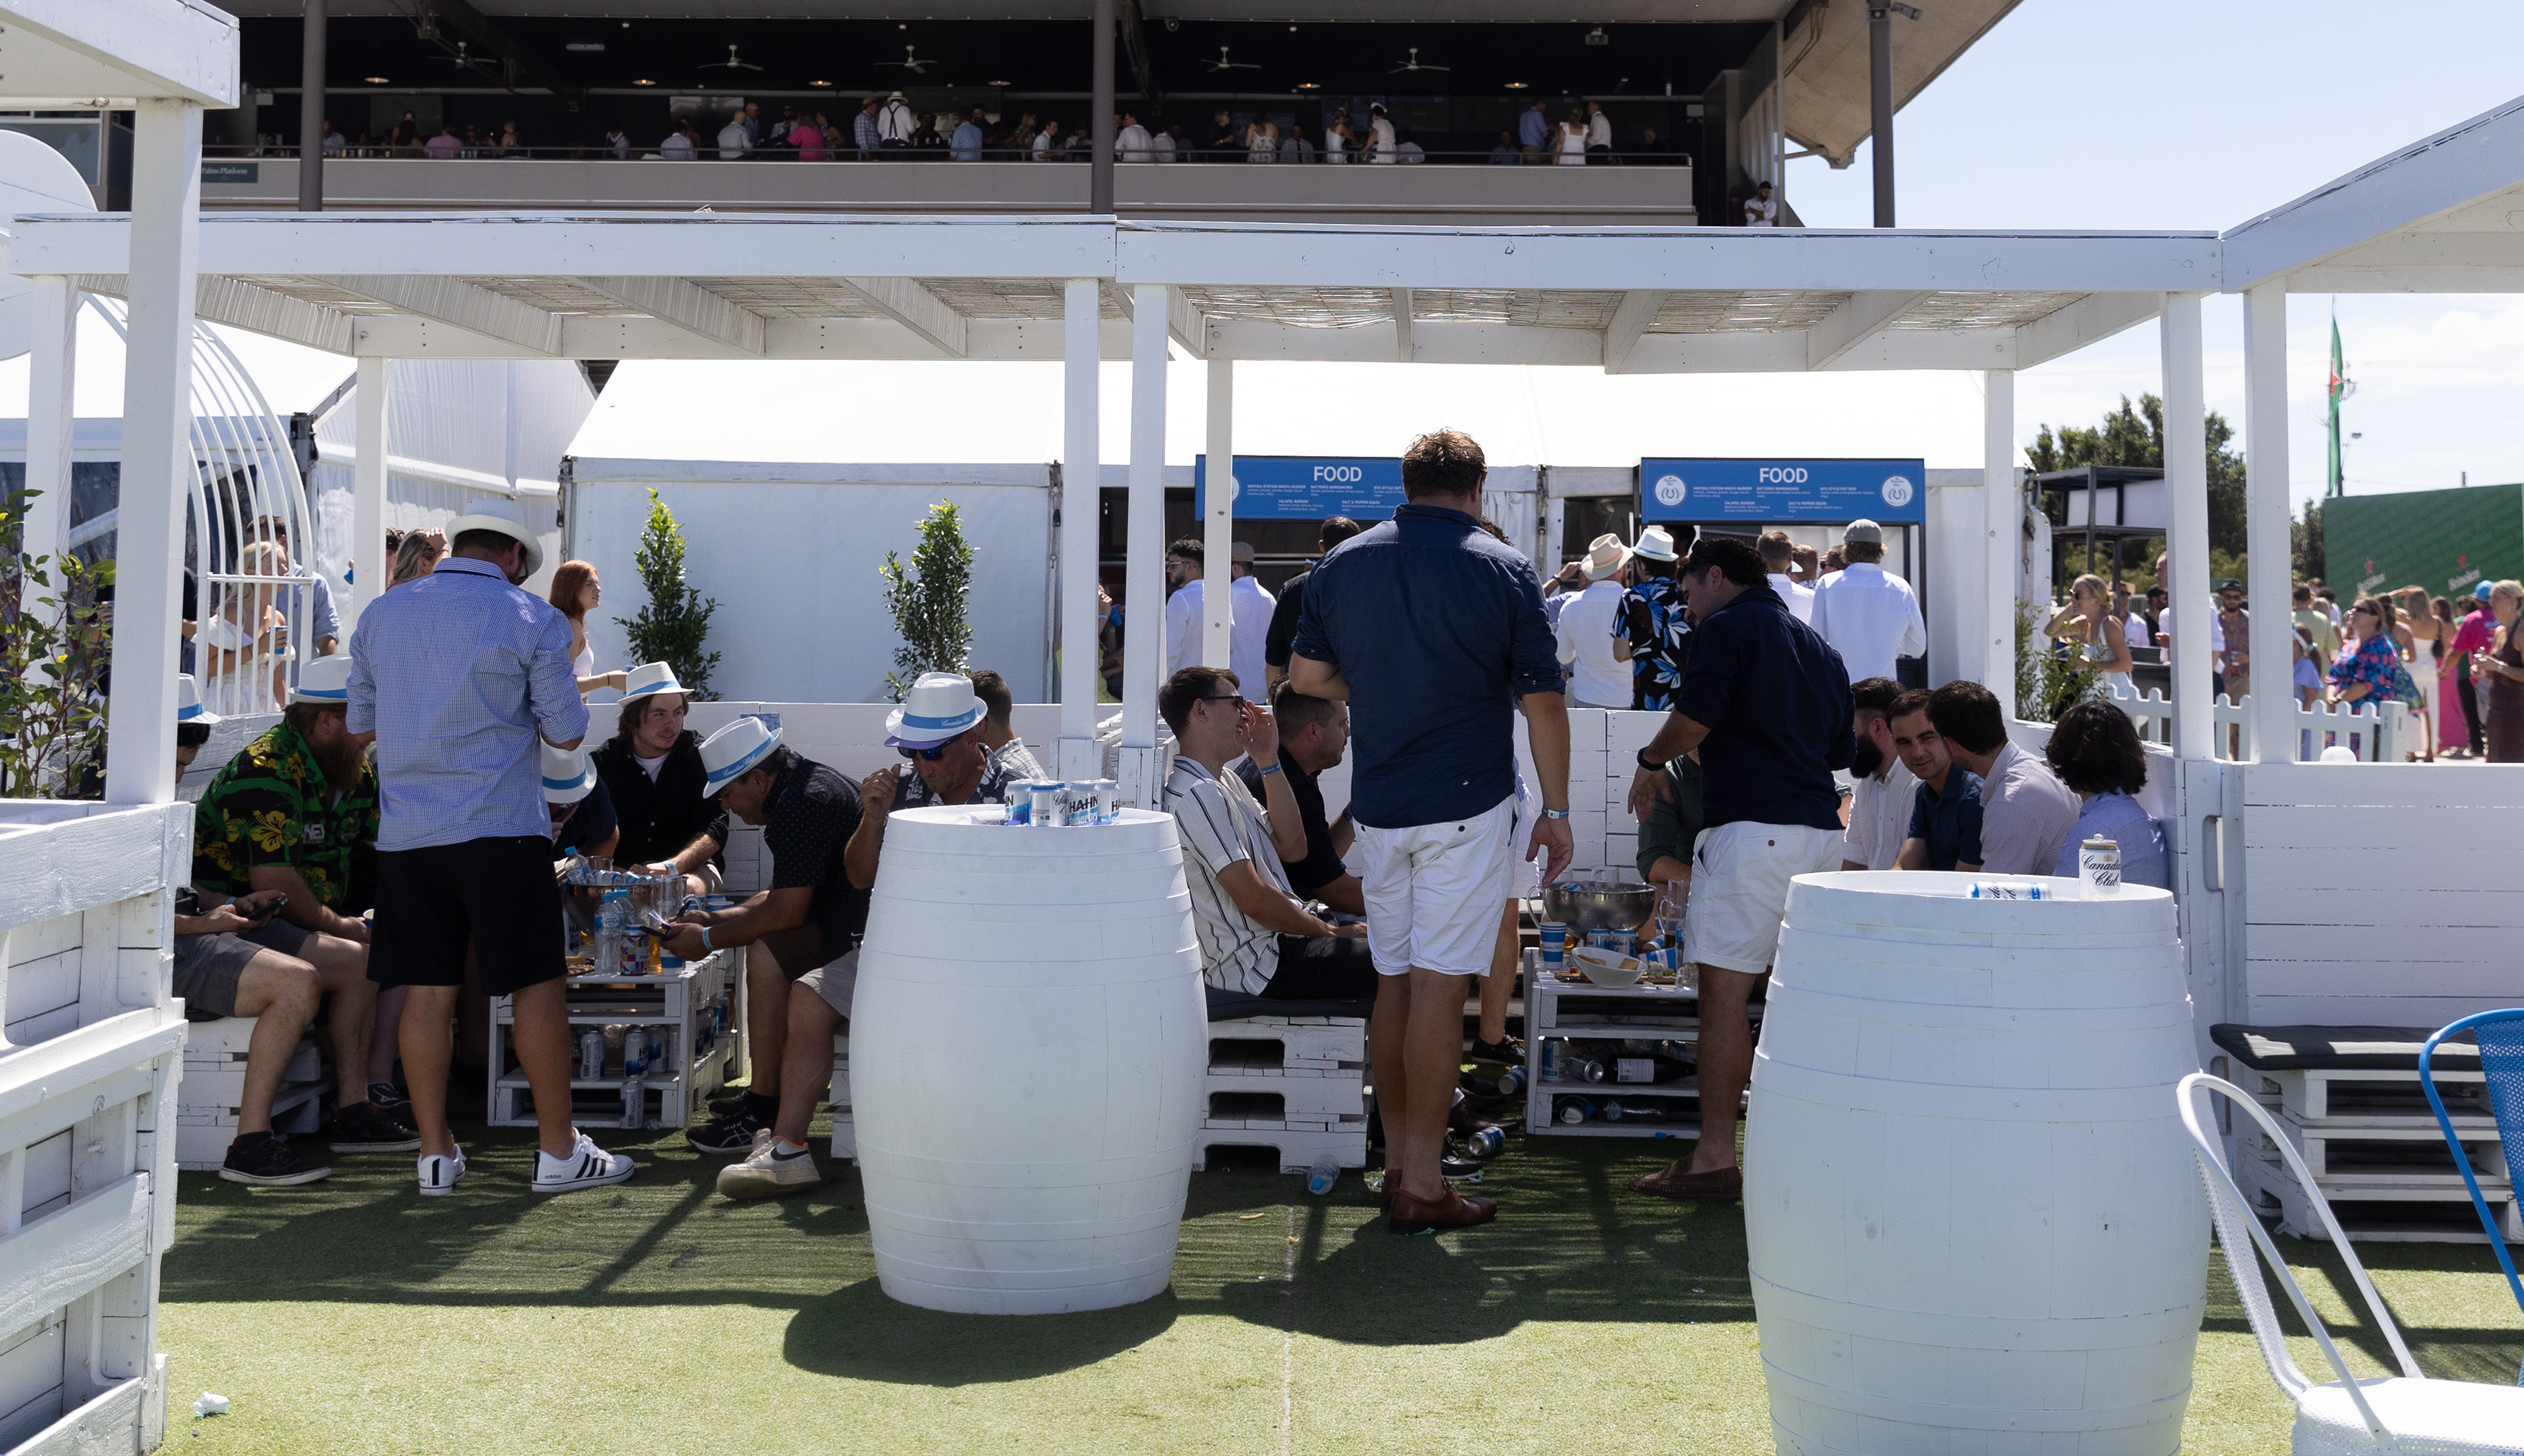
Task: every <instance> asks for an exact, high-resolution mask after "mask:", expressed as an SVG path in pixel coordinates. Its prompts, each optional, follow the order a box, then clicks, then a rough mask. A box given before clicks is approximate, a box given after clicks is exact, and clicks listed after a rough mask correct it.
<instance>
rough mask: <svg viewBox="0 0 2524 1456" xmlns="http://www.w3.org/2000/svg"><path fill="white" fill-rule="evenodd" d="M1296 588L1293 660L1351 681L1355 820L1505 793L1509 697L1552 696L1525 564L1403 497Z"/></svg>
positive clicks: (1416, 821)
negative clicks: (1323, 666)
mask: <svg viewBox="0 0 2524 1456" xmlns="http://www.w3.org/2000/svg"><path fill="white" fill-rule="evenodd" d="M1304 597H1305V600H1304V602H1303V603H1302V604H1301V606H1300V607H1299V611H1298V617H1297V640H1296V642H1295V643H1294V644H1293V650H1294V653H1295V655H1297V656H1300V657H1307V658H1311V659H1313V660H1314V661H1317V662H1327V663H1330V664H1332V665H1333V666H1335V667H1337V668H1339V669H1340V673H1341V677H1342V678H1343V679H1344V680H1345V681H1347V682H1348V684H1349V704H1350V713H1351V718H1352V729H1353V736H1352V738H1351V740H1350V752H1351V753H1352V755H1353V760H1352V761H1353V764H1354V766H1353V768H1352V769H1351V774H1350V809H1351V812H1352V813H1353V814H1354V815H1355V816H1356V817H1357V820H1358V822H1359V823H1361V824H1369V825H1374V826H1375V827H1376V828H1379V829H1409V828H1412V827H1414V826H1415V825H1421V824H1443V823H1447V822H1449V821H1453V820H1462V819H1470V818H1473V817H1474V816H1476V815H1479V814H1484V813H1487V812H1488V811H1489V810H1491V809H1493V808H1495V807H1497V806H1498V804H1499V802H1500V801H1502V800H1505V799H1506V798H1507V797H1508V796H1509V795H1511V794H1514V793H1515V792H1516V741H1515V736H1514V733H1515V729H1514V721H1515V708H1514V706H1513V701H1514V700H1515V699H1518V698H1522V697H1524V696H1525V695H1526V694H1528V693H1557V692H1559V691H1560V661H1559V653H1558V649H1557V647H1556V646H1555V645H1554V644H1553V642H1552V637H1551V623H1550V620H1549V619H1548V618H1546V617H1545V616H1544V615H1543V614H1542V583H1541V581H1540V580H1538V579H1537V578H1536V577H1535V576H1534V574H1533V563H1532V562H1531V561H1529V560H1527V559H1526V558H1524V557H1522V556H1519V555H1518V554H1517V553H1516V551H1515V550H1514V549H1513V548H1511V547H1509V546H1508V545H1506V544H1505V543H1504V542H1501V541H1499V540H1497V539H1496V538H1495V537H1492V536H1491V535H1490V534H1489V533H1488V532H1486V531H1483V530H1482V529H1481V528H1480V523H1479V522H1478V521H1475V520H1474V519H1473V518H1472V517H1471V516H1469V515H1466V514H1465V513H1464V512H1462V511H1460V510H1447V509H1445V508H1443V507H1438V506H1419V505H1412V504H1409V503H1405V504H1404V505H1403V506H1402V507H1401V508H1400V509H1399V510H1395V511H1394V512H1393V519H1391V520H1389V521H1386V522H1384V523H1383V525H1379V526H1372V527H1370V528H1369V529H1367V530H1365V531H1363V532H1361V533H1359V534H1358V535H1356V536H1353V537H1351V538H1350V539H1349V540H1347V541H1344V542H1342V543H1341V544H1340V545H1339V546H1338V547H1336V548H1335V549H1334V550H1333V552H1332V554H1331V555H1329V556H1327V557H1325V558H1323V560H1322V561H1321V562H1320V563H1318V564H1317V565H1316V567H1315V570H1314V574H1313V575H1312V576H1311V577H1309V578H1308V579H1307V582H1306V590H1305V593H1304ZM1848 696H1849V694H1848V687H1847V685H1846V684H1844V685H1843V686H1842V689H1841V697H1842V699H1843V700H1844V706H1843V709H1842V714H1841V718H1842V721H1841V736H1842V737H1843V738H1844V739H1846V738H1847V737H1848V736H1849V724H1848V710H1847V707H1846V700H1847V698H1848ZM1823 789H1824V792H1825V793H1826V794H1828V793H1829V792H1830V789H1831V783H1830V780H1829V779H1828V778H1826V779H1825V780H1824V783H1823ZM1835 822H1837V821H1835Z"/></svg>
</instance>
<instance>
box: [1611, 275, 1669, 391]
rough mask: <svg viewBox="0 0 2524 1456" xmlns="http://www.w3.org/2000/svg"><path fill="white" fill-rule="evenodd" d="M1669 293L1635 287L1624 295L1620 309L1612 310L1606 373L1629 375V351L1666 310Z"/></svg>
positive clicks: (1657, 289)
mask: <svg viewBox="0 0 2524 1456" xmlns="http://www.w3.org/2000/svg"><path fill="white" fill-rule="evenodd" d="M1665 296H1666V290H1664V289H1662V288H1633V289H1631V290H1630V291H1629V292H1627V293H1625V294H1623V295H1622V303H1621V307H1619V308H1617V309H1615V310H1614V311H1613V321H1612V322H1610V323H1608V324H1606V325H1604V372H1605V373H1607V374H1625V373H1627V372H1629V364H1630V352H1631V351H1632V350H1634V349H1636V348H1638V346H1639V339H1640V337H1641V336H1642V335H1644V334H1645V333H1646V332H1647V331H1648V325H1649V324H1650V323H1653V322H1655V321H1656V315H1657V310H1659V309H1662V308H1664V307H1665Z"/></svg>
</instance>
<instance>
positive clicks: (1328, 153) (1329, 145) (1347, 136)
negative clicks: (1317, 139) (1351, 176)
mask: <svg viewBox="0 0 2524 1456" xmlns="http://www.w3.org/2000/svg"><path fill="white" fill-rule="evenodd" d="M1357 144H1358V137H1357V136H1356V135H1355V134H1353V133H1352V132H1351V131H1350V129H1349V113H1347V112H1335V113H1333V123H1332V124H1331V125H1330V126H1327V127H1325V128H1324V160H1325V161H1326V162H1329V163H1333V164H1335V165H1338V164H1341V163H1346V162H1348V161H1349V149H1350V148H1351V147H1353V146H1356V145H1357Z"/></svg>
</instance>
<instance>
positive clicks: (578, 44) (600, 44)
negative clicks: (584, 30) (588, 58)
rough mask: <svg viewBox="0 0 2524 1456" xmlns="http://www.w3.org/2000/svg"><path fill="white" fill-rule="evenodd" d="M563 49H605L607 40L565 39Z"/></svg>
mask: <svg viewBox="0 0 2524 1456" xmlns="http://www.w3.org/2000/svg"><path fill="white" fill-rule="evenodd" d="M561 49H562V50H565V51H601V50H604V49H605V42H604V41H601V40H571V41H564V42H562V44H561Z"/></svg>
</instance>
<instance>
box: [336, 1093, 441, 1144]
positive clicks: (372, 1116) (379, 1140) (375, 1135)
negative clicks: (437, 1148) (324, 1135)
mask: <svg viewBox="0 0 2524 1456" xmlns="http://www.w3.org/2000/svg"><path fill="white" fill-rule="evenodd" d="M419 1146H420V1134H419V1133H418V1132H416V1131H415V1130H413V1129H412V1128H408V1127H406V1126H404V1124H403V1123H402V1122H401V1121H400V1120H398V1119H397V1118H396V1117H395V1116H394V1115H393V1114H391V1113H388V1112H385V1111H382V1110H380V1109H379V1108H377V1107H376V1106H374V1105H373V1104H371V1103H367V1102H354V1103H352V1104H351V1105H350V1106H348V1107H343V1108H340V1109H338V1110H336V1111H335V1112H334V1114H333V1150H334V1151H335V1152H411V1151H413V1149H415V1148H417V1147H419Z"/></svg>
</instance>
